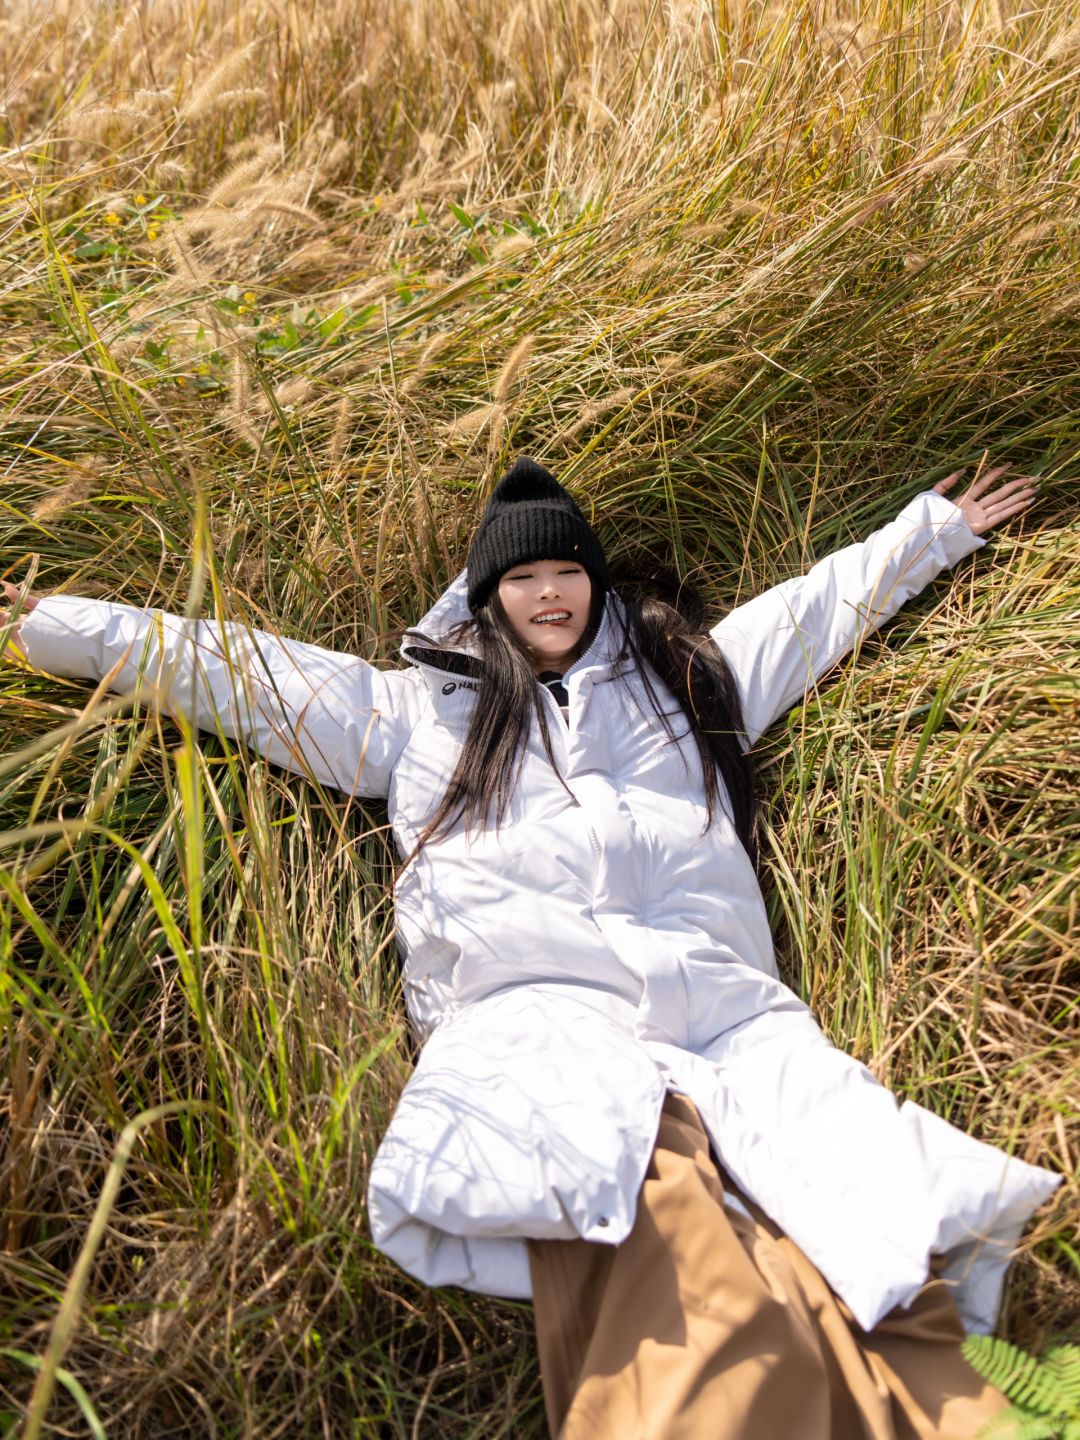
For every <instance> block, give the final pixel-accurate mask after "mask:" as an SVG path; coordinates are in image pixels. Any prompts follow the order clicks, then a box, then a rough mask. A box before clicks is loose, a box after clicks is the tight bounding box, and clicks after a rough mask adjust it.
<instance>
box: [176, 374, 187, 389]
mask: <svg viewBox="0 0 1080 1440" xmlns="http://www.w3.org/2000/svg"><path fill="white" fill-rule="evenodd" d="M176 383H177V385H179V386H180V388H181V389H183V387H184V386H185V385H186V384H187V376H186V375H177V377H176Z"/></svg>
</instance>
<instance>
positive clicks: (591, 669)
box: [401, 570, 621, 684]
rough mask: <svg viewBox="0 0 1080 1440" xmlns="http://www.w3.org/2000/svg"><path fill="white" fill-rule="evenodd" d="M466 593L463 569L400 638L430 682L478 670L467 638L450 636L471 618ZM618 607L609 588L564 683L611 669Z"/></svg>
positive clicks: (615, 655) (598, 675) (410, 660)
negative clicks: (583, 648)
mask: <svg viewBox="0 0 1080 1440" xmlns="http://www.w3.org/2000/svg"><path fill="white" fill-rule="evenodd" d="M467 595H468V579H467V576H466V572H465V571H464V570H463V571H462V572H461V573H460V575H458V576H457V577H456V578H455V579H454V580H453V581H452V582H451V583H450V585H448V586H447V588H446V589H445V590H444V591H443V593H442V594H441V595H440V596H439V598H438V600H436V601H435V604H434V605H432V606H431V608H430V609H429V610H428V612H427V614H426V615H425V616H424V617H423V619H422V620H420V621H419V623H418V624H417V625H415V626H414V627H413V628H412V630H410V631H409V633H408V634H407V635H406V636H405V638H404V640H402V642H401V655H402V658H403V659H404V660H406V661H408V663H409V664H410V665H415V666H416V668H417V669H418V670H420V671H421V672H422V673H423V674H424V676H425V678H426V679H427V680H428V682H429V684H434V683H435V681H437V680H439V681H441V680H443V679H445V677H446V675H447V674H448V673H449V674H453V675H467V676H475V675H476V673H477V660H476V652H475V649H474V648H473V647H472V646H471V645H470V643H469V641H468V640H464V641H461V640H459V641H453V642H452V641H451V640H450V638H449V636H450V632H451V631H452V630H453V629H454V627H455V626H457V625H460V624H462V623H463V622H464V621H466V620H468V619H470V618H471V611H470V610H469V604H468V599H467ZM619 608H620V602H619V598H618V596H617V595H615V594H614V593H613V592H611V591H608V595H607V599H606V601H605V603H604V613H603V615H602V617H601V620H600V627H599V629H598V630H597V632H596V634H595V635H594V636H593V641H592V644H591V645H590V646H589V648H588V649H587V650H586V651H585V653H584V655H582V656H580V657H579V658H578V659H577V660H575V661H574V663H573V665H571V666H570V668H569V670H567V672H566V675H565V676H564V682H565V683H567V684H568V683H569V681H570V677H571V676H574V675H578V674H582V673H585V672H588V673H589V674H590V675H591V676H592V678H593V679H594V680H600V679H603V678H604V677H605V676H606V675H607V674H608V673H609V672H610V670H611V669H612V667H613V666H614V664H615V662H616V660H617V658H618V651H619V638H620V637H619V630H620V629H621V627H620V626H619V625H618V624H617V614H618V609H619Z"/></svg>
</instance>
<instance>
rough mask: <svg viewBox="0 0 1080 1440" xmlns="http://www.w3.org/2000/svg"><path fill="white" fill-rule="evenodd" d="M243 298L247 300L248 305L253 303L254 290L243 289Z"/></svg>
mask: <svg viewBox="0 0 1080 1440" xmlns="http://www.w3.org/2000/svg"><path fill="white" fill-rule="evenodd" d="M244 299H245V300H246V301H247V303H248V304H249V305H254V304H255V291H254V290H245V291H244Z"/></svg>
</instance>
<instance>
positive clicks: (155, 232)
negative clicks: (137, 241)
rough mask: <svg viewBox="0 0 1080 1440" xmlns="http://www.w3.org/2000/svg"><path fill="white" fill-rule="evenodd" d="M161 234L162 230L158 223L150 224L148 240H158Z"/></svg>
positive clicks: (147, 233)
mask: <svg viewBox="0 0 1080 1440" xmlns="http://www.w3.org/2000/svg"><path fill="white" fill-rule="evenodd" d="M160 234H161V231H160V230H159V229H158V227H157V226H156V225H150V226H148V227H147V231H146V238H147V239H148V240H156V239H157V238H158V236H159V235H160Z"/></svg>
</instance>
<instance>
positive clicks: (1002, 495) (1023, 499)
mask: <svg viewBox="0 0 1080 1440" xmlns="http://www.w3.org/2000/svg"><path fill="white" fill-rule="evenodd" d="M1008 469H1009V466H1008V465H1007V464H1006V465H995V467H994V468H993V470H987V472H986V474H985V475H984V476H983V477H982V479H981V480H976V481H975V483H974V484H973V485H970V486H969V487H968V488H967V490H965V491H964V493H963V495H961V496H960V498H959V499H958V500H954V501H953V504H954V505H956V506H958V507H959V509H960V511H961V513H962V514H963V517H964V519H965V520H966V521H967V523H968V524H969V525H970V526H971V528H972V530H973V531H974V532H975V534H976V535H983V534H985V533H986V531H987V530H991V529H993V527H994V526H995V525H1001V524H1002V523H1003V522H1004V521H1006V520H1011V519H1012V517H1013V516H1014V515H1019V514H1020V512H1021V510H1026V509H1027V508H1028V506H1029V505H1030V504H1031V503H1032V501H1033V500H1034V499H1035V496H1036V493H1037V492H1036V487H1037V485H1038V483H1039V482H1038V481H1037V480H1036V479H1035V478H1034V476H1032V475H1019V476H1017V478H1016V479H1015V480H1008V481H1006V483H1005V484H1004V485H999V486H998V487H997V488H996V489H995V490H991V489H990V486H991V485H993V483H994V481H995V480H997V479H998V478H999V476H1001V475H1004V473H1005V471H1006V470H1008ZM962 473H963V472H962V471H960V470H954V471H953V473H952V474H951V475H946V476H945V479H944V480H939V481H938V483H937V484H936V485H935V486H934V489H935V490H936V491H937V493H938V494H939V495H944V494H945V492H946V490H950V489H952V487H953V485H955V484H956V482H957V480H959V479H960V476H961V474H962ZM988 492H989V493H988Z"/></svg>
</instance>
